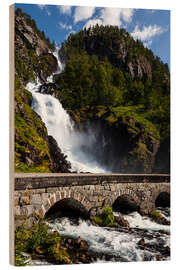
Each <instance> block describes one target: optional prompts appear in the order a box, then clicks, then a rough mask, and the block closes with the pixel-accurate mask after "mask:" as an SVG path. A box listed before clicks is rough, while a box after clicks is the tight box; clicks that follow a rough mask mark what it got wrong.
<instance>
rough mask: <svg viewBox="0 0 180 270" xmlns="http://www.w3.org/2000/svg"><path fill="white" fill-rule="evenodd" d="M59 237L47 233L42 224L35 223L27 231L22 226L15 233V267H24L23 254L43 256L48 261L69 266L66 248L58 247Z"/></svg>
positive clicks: (45, 227) (55, 233)
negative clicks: (55, 261)
mask: <svg viewBox="0 0 180 270" xmlns="http://www.w3.org/2000/svg"><path fill="white" fill-rule="evenodd" d="M60 241H61V237H60V235H59V233H58V232H49V229H48V226H47V225H46V224H44V223H36V224H34V225H33V226H32V227H31V228H29V229H27V228H25V227H24V226H23V225H22V226H20V227H18V228H17V229H16V231H15V265H16V266H23V265H26V262H25V260H24V256H23V253H29V254H31V255H32V256H34V257H35V256H37V257H38V256H39V255H44V256H45V257H47V258H49V260H51V261H53V260H58V261H59V263H61V264H70V263H72V262H71V260H70V255H69V254H68V253H67V248H65V247H62V246H61V245H60Z"/></svg>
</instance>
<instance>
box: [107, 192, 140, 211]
mask: <svg viewBox="0 0 180 270" xmlns="http://www.w3.org/2000/svg"><path fill="white" fill-rule="evenodd" d="M112 207H113V210H114V211H117V212H121V213H122V214H129V213H131V212H134V211H139V206H138V205H137V204H136V203H135V201H134V200H133V199H132V198H131V197H130V196H129V195H122V196H120V197H118V198H117V199H116V200H115V202H114V203H113V206H112Z"/></svg>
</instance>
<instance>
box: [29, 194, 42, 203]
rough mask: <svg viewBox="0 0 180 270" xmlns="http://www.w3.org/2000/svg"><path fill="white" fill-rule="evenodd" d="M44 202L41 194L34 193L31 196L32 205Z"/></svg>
mask: <svg viewBox="0 0 180 270" xmlns="http://www.w3.org/2000/svg"><path fill="white" fill-rule="evenodd" d="M41 203H42V199H41V195H40V194H33V195H31V196H30V204H32V205H39V204H41Z"/></svg>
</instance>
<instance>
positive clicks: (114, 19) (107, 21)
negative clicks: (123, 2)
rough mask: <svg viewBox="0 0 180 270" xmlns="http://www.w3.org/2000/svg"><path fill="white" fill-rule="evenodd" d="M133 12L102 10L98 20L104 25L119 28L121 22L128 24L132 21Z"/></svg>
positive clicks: (124, 9) (111, 9)
mask: <svg viewBox="0 0 180 270" xmlns="http://www.w3.org/2000/svg"><path fill="white" fill-rule="evenodd" d="M133 13H134V10H133V9H131V8H103V9H102V10H101V14H100V18H101V19H102V21H103V24H104V25H117V26H121V25H122V23H123V21H124V22H126V23H129V22H130V21H131V19H132V16H133Z"/></svg>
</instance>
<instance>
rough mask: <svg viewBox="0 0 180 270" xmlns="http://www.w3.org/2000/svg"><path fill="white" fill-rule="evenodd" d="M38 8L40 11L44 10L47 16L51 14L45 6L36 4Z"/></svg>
mask: <svg viewBox="0 0 180 270" xmlns="http://www.w3.org/2000/svg"><path fill="white" fill-rule="evenodd" d="M38 7H39V8H40V9H41V10H45V11H46V13H47V15H48V16H50V15H51V12H50V11H49V10H48V8H47V6H46V5H40V4H38Z"/></svg>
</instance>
